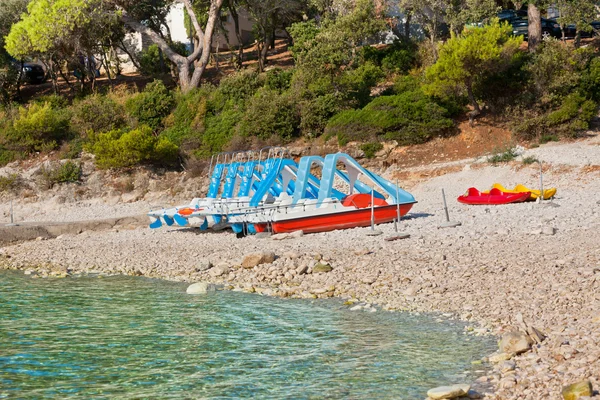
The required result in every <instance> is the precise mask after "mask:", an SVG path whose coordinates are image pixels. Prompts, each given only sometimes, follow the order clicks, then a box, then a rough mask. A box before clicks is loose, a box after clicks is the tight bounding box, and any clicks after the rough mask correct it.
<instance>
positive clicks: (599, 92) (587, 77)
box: [579, 57, 600, 101]
mask: <svg viewBox="0 0 600 400" xmlns="http://www.w3.org/2000/svg"><path fill="white" fill-rule="evenodd" d="M579 87H580V88H581V91H582V92H583V93H585V94H586V96H587V97H589V98H591V99H593V100H595V101H600V57H596V58H594V59H592V61H591V62H590V65H589V67H588V68H587V70H586V71H584V73H583V74H582V76H581V82H580V84H579Z"/></svg>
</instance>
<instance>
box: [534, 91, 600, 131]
mask: <svg viewBox="0 0 600 400" xmlns="http://www.w3.org/2000/svg"><path fill="white" fill-rule="evenodd" d="M597 113H598V106H597V104H596V103H595V102H593V101H592V100H586V99H585V98H584V97H583V96H581V95H579V94H578V93H572V94H570V95H569V96H567V97H566V98H565V99H564V101H563V103H562V105H561V107H560V108H559V109H558V110H556V111H553V112H551V113H550V114H548V116H547V118H546V122H547V125H548V127H549V128H550V131H551V132H555V133H558V134H561V135H563V136H571V137H575V136H577V135H578V134H579V133H581V132H582V131H585V130H587V129H589V127H590V121H591V120H592V119H593V118H594V117H595V116H596V114H597Z"/></svg>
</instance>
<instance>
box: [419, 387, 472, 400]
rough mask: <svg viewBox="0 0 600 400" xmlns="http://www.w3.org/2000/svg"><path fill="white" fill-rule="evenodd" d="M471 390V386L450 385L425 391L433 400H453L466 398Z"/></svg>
mask: <svg viewBox="0 0 600 400" xmlns="http://www.w3.org/2000/svg"><path fill="white" fill-rule="evenodd" d="M470 389H471V385H467V384H463V385H452V386H440V387H436V388H433V389H430V390H428V391H427V396H429V398H431V399H433V400H440V399H454V398H456V397H461V396H466V394H467V393H469V390H470Z"/></svg>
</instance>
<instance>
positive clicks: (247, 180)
mask: <svg viewBox="0 0 600 400" xmlns="http://www.w3.org/2000/svg"><path fill="white" fill-rule="evenodd" d="M257 164H258V163H257V162H256V161H249V162H247V163H246V164H245V165H244V171H243V173H242V183H241V184H240V190H239V191H238V196H239V197H244V196H248V195H249V194H250V189H252V182H253V180H254V177H255V176H256V175H255V173H254V170H255V168H256V166H257Z"/></svg>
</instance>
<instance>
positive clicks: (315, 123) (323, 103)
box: [299, 93, 341, 138]
mask: <svg viewBox="0 0 600 400" xmlns="http://www.w3.org/2000/svg"><path fill="white" fill-rule="evenodd" d="M340 104H341V101H340V98H339V96H337V95H336V94H334V93H330V94H326V95H324V96H318V97H314V98H311V99H307V100H304V101H301V102H300V103H299V109H300V130H301V131H302V134H303V135H304V136H306V137H308V138H314V137H317V136H319V135H321V134H322V133H323V131H324V130H325V127H326V126H327V122H328V121H329V119H331V117H332V116H333V115H335V114H336V113H337V112H338V111H339V110H340Z"/></svg>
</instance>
